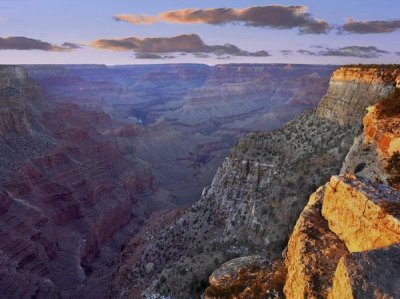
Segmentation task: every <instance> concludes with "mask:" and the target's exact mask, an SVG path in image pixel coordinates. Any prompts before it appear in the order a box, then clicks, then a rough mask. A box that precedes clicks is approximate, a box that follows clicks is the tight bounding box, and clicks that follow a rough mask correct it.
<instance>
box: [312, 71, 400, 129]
mask: <svg viewBox="0 0 400 299" xmlns="http://www.w3.org/2000/svg"><path fill="white" fill-rule="evenodd" d="M399 78H400V70H399V69H398V68H393V69H392V68H384V67H379V66H377V67H371V68H369V67H362V66H360V67H345V66H344V67H340V68H338V69H337V70H336V71H335V72H334V73H333V75H332V77H331V81H330V83H329V89H328V92H327V94H326V95H325V96H324V97H323V98H322V101H321V103H320V105H319V106H318V109H317V115H319V116H321V117H324V118H326V119H330V120H332V121H337V122H339V123H340V124H341V125H347V124H352V125H358V124H360V123H361V119H362V117H363V116H364V114H365V109H366V108H367V107H368V106H369V105H371V104H374V103H376V102H377V101H379V100H381V99H383V98H386V97H387V96H388V95H390V94H391V93H392V92H393V91H394V89H395V88H396V87H399V86H398V85H399V83H398V82H399V80H400V79H399ZM349 107H351V109H349Z"/></svg>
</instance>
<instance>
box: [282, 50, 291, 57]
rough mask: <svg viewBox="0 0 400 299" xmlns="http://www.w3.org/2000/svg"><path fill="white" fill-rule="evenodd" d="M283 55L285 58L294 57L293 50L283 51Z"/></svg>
mask: <svg viewBox="0 0 400 299" xmlns="http://www.w3.org/2000/svg"><path fill="white" fill-rule="evenodd" d="M281 53H282V54H283V55H285V56H288V55H292V54H293V51H292V50H281Z"/></svg>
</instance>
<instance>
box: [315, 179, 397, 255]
mask: <svg viewBox="0 0 400 299" xmlns="http://www.w3.org/2000/svg"><path fill="white" fill-rule="evenodd" d="M322 215H323V216H324V218H325V219H326V220H327V221H328V225H329V229H330V230H331V231H332V232H334V233H335V234H336V235H338V236H339V238H340V239H341V240H342V241H343V242H344V243H345V244H346V246H347V248H348V250H349V251H350V252H358V251H364V250H370V249H374V248H379V247H383V246H388V245H392V244H395V243H398V242H400V193H399V192H398V191H397V190H395V189H393V188H390V187H389V186H387V185H379V184H373V183H371V182H370V181H368V180H363V179H356V178H355V177H354V176H350V175H347V176H333V177H332V178H331V180H330V182H329V184H327V186H326V190H325V196H324V199H323V205H322Z"/></svg>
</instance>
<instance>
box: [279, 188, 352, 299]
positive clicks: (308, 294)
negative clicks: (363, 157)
mask: <svg viewBox="0 0 400 299" xmlns="http://www.w3.org/2000/svg"><path fill="white" fill-rule="evenodd" d="M324 191H325V188H324V187H322V188H320V189H318V190H317V192H316V193H314V194H313V195H311V197H310V201H309V203H308V205H307V206H306V207H305V209H304V210H303V212H302V213H301V215H300V217H299V220H298V221H297V223H296V226H295V228H294V230H293V233H292V236H291V238H290V240H289V244H288V251H287V258H286V261H285V264H286V267H287V271H288V274H287V280H286V284H285V288H284V292H285V295H286V297H287V298H324V297H326V296H327V294H328V291H329V290H330V288H331V286H332V277H333V274H334V272H335V269H336V265H337V263H338V261H339V259H340V258H341V256H343V255H344V254H346V253H347V252H348V251H347V249H346V246H345V245H344V243H343V242H342V241H341V240H340V239H339V238H338V237H337V236H336V235H335V234H334V233H332V232H331V231H330V230H329V229H328V225H327V222H326V220H325V219H324V218H323V217H322V215H321V207H322V199H323V197H324Z"/></svg>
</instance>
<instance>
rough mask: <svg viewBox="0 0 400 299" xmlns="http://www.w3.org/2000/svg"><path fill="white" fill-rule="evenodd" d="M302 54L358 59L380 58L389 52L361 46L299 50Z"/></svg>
mask: <svg viewBox="0 0 400 299" xmlns="http://www.w3.org/2000/svg"><path fill="white" fill-rule="evenodd" d="M297 52H299V53H300V54H305V55H312V56H340V57H358V58H378V57H380V56H382V54H387V53H389V52H387V51H384V50H381V49H378V48H377V47H374V46H369V47H360V46H349V47H343V48H324V49H323V50H320V51H310V50H299V51H297Z"/></svg>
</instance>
